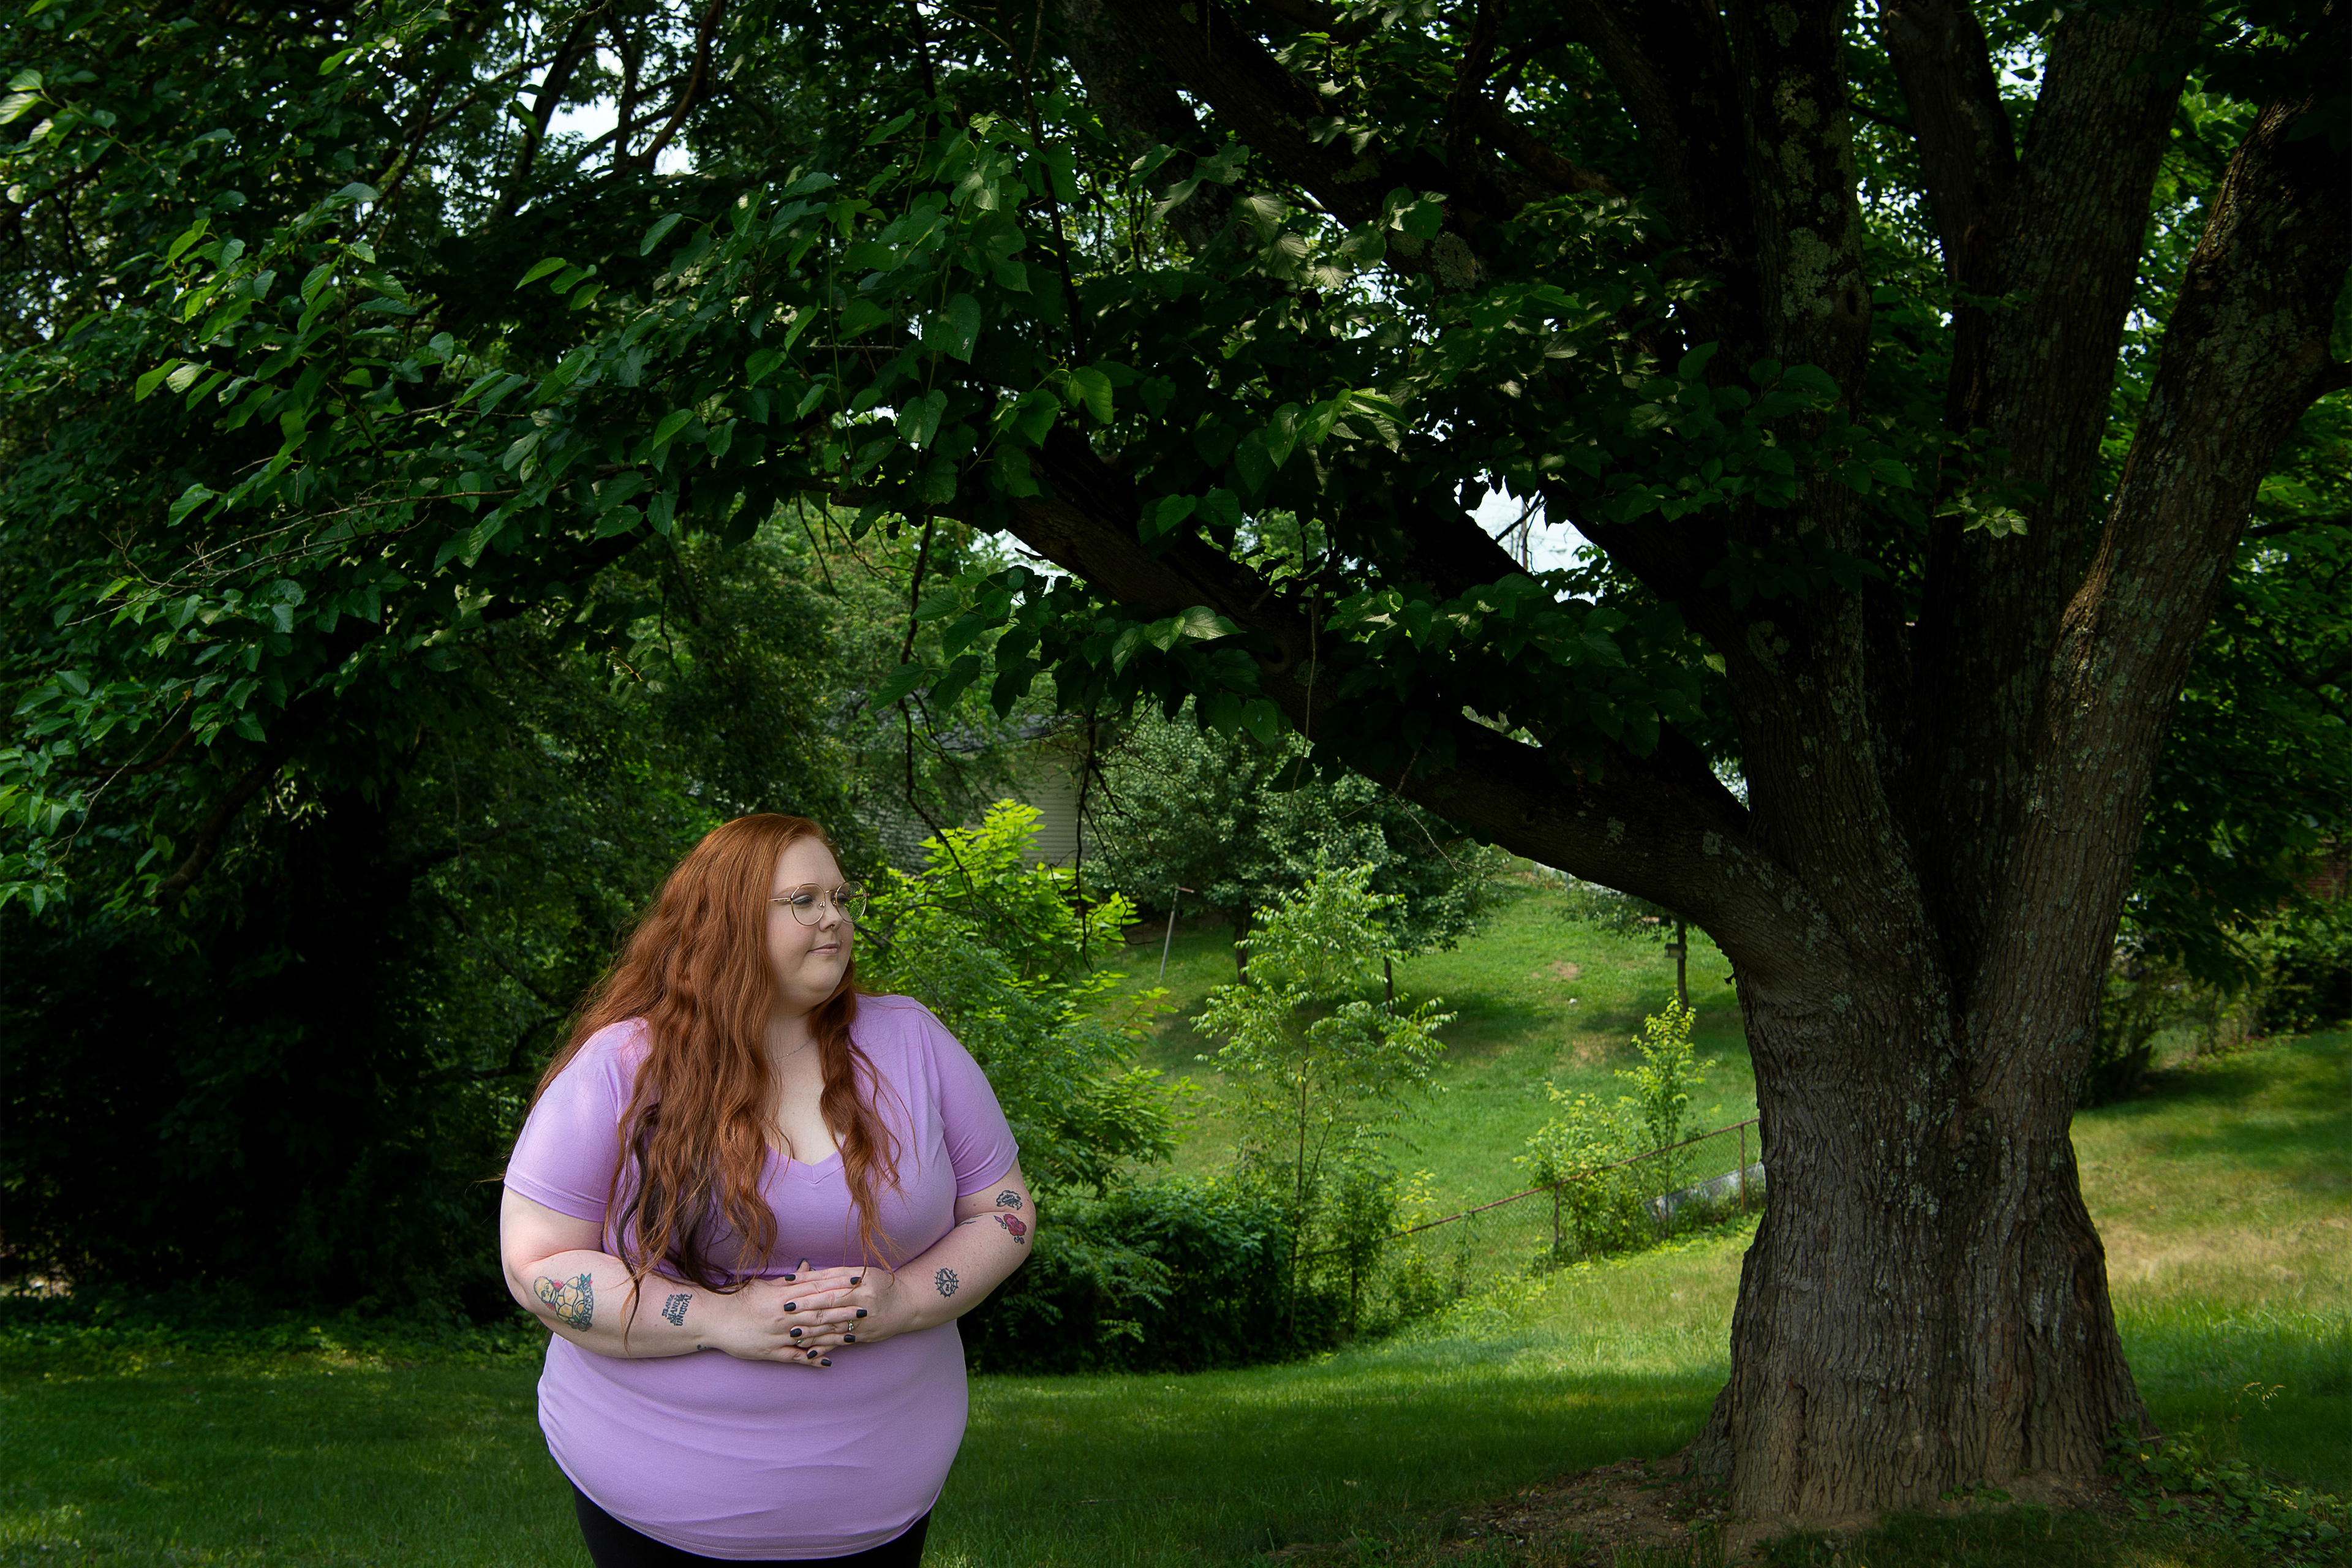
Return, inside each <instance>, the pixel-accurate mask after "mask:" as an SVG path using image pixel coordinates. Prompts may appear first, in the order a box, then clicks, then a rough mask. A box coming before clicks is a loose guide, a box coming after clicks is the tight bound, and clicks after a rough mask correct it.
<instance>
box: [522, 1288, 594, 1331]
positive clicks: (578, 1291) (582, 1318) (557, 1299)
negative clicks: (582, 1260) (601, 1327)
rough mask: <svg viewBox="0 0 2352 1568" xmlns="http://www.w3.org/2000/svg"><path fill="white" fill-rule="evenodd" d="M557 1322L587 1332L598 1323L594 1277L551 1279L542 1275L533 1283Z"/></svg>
mask: <svg viewBox="0 0 2352 1568" xmlns="http://www.w3.org/2000/svg"><path fill="white" fill-rule="evenodd" d="M530 1288H531V1289H533V1290H535V1291H537V1292H538V1293H539V1299H540V1300H542V1301H544V1302H546V1303H547V1310H549V1311H551V1312H553V1313H554V1314H555V1321H557V1322H559V1323H562V1324H565V1325H566V1326H568V1327H571V1328H574V1329H578V1330H579V1331H581V1332H582V1333H586V1332H587V1331H588V1328H589V1325H591V1324H592V1323H593V1322H595V1321H596V1280H595V1277H594V1276H593V1275H589V1274H581V1275H575V1276H574V1277H573V1278H572V1279H550V1278H548V1277H547V1276H546V1275H544V1274H542V1275H541V1276H540V1277H539V1278H538V1279H534V1280H532V1281H531V1283H530Z"/></svg>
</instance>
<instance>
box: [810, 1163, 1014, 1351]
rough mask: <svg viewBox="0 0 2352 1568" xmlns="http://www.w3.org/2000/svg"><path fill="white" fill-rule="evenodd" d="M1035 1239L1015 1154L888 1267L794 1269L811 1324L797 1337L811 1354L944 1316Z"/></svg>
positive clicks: (980, 1294) (968, 1304) (930, 1325)
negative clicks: (948, 1223)
mask: <svg viewBox="0 0 2352 1568" xmlns="http://www.w3.org/2000/svg"><path fill="white" fill-rule="evenodd" d="M1036 1239H1037V1209H1036V1205H1034V1203H1033V1202H1031V1200H1030V1196H1029V1183H1028V1180H1027V1179H1026V1178H1025V1177H1024V1176H1023V1175H1022V1174H1021V1165H1020V1162H1018V1161H1015V1162H1014V1163H1013V1169H1011V1170H1010V1171H1007V1172H1006V1173H1004V1177H1003V1180H1002V1181H998V1182H994V1183H992V1184H989V1185H988V1186H986V1187H983V1188H982V1189H981V1190H980V1191H979V1192H976V1193H966V1194H963V1195H962V1196H961V1197H959V1198H958V1199H956V1205H955V1225H954V1226H953V1227H952V1228H950V1230H949V1231H948V1233H947V1235H945V1236H943V1237H940V1239H939V1240H938V1242H936V1243H935V1244H933V1246H932V1247H931V1248H930V1250H929V1251H928V1252H925V1253H923V1254H922V1255H921V1256H920V1257H918V1258H909V1259H908V1261H907V1262H906V1264H905V1265H904V1266H903V1267H901V1268H898V1270H896V1271H895V1272H894V1271H892V1270H890V1269H887V1268H819V1269H803V1270H800V1271H799V1272H798V1274H797V1278H796V1280H795V1282H796V1283H798V1284H799V1285H800V1286H801V1289H800V1290H799V1291H797V1292H796V1294H797V1295H798V1297H799V1301H798V1303H797V1304H798V1306H799V1307H800V1310H802V1311H803V1312H804V1313H807V1314H809V1315H810V1317H811V1318H813V1319H814V1321H815V1324H816V1325H817V1326H814V1327H813V1328H812V1329H811V1331H809V1332H808V1334H807V1336H806V1337H805V1338H803V1340H802V1341H801V1342H800V1343H801V1344H802V1345H803V1346H805V1347H807V1349H808V1350H809V1352H811V1354H812V1355H814V1354H816V1353H818V1352H830V1353H834V1354H838V1353H839V1352H837V1351H835V1350H834V1349H833V1347H835V1346H836V1345H848V1346H852V1347H855V1346H856V1345H863V1344H875V1343H878V1342H881V1341H883V1340H887V1339H890V1338H892V1337H894V1336H896V1335H898V1334H907V1333H913V1332H914V1331H917V1330H919V1329H935V1328H937V1327H939V1326H940V1324H941V1323H945V1322H951V1321H954V1320H955V1319H957V1318H961V1317H962V1316H963V1315H964V1314H965V1313H966V1312H969V1311H971V1310H972V1309H973V1308H974V1307H977V1306H979V1305H980V1304H981V1302H982V1301H983V1300H987V1299H988V1294H989V1292H990V1291H992V1290H993V1289H996V1288H997V1287H998V1286H999V1285H1002V1284H1003V1283H1004V1281H1005V1280H1006V1279H1010V1278H1011V1277H1012V1274H1013V1270H1014V1269H1016V1268H1020V1267H1021V1265H1022V1264H1024V1263H1025V1262H1027V1261H1028V1258H1029V1248H1030V1247H1031V1246H1032V1245H1033V1244H1034V1242H1035V1241H1036ZM850 1309H855V1310H854V1311H853V1310H850Z"/></svg>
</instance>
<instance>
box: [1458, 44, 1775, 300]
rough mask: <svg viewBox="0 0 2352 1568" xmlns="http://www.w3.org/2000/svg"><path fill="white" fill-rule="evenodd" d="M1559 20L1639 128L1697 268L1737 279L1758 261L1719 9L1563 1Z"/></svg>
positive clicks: (1743, 141) (1662, 196) (1662, 203)
mask: <svg viewBox="0 0 2352 1568" xmlns="http://www.w3.org/2000/svg"><path fill="white" fill-rule="evenodd" d="M1560 17H1561V21H1562V22H1563V23H1564V24H1565V25H1566V26H1568V28H1569V30H1570V35H1571V36H1572V37H1574V38H1575V39H1576V41H1577V42H1579V43H1580V44H1582V45H1583V46H1584V47H1586V48H1588V49H1590V50H1591V51H1592V55H1593V58H1595V59H1597V60H1598V61H1599V62H1600V64H1601V71H1602V73H1603V74H1605V75H1606V76H1607V77H1608V78H1609V80H1610V82H1611V84H1612V85H1613V86H1614V87H1615V88H1616V89H1617V91H1618V94H1619V96H1620V97H1622V99H1623V100H1624V101H1625V106H1626V109H1627V110H1629V111H1630V112H1631V113H1632V115H1633V122H1634V124H1635V125H1636V126H1637V127H1639V128H1640V130H1641V132H1642V142H1643V146H1644V147H1645V148H1647V149H1648V151H1649V153H1650V158H1651V163H1652V164H1653V167H1654V171H1655V174H1656V180H1657V188H1658V200H1659V210H1660V211H1661V212H1662V213H1663V214H1664V216H1665V219H1666V222H1667V223H1668V224H1669V225H1671V226H1672V227H1673V229H1674V232H1675V238H1676V239H1677V240H1678V241H1680V242H1681V243H1683V244H1685V245H1687V246H1690V247H1693V249H1694V251H1695V252H1696V255H1697V257H1698V260H1699V264H1700V265H1701V266H1702V267H1703V268H1706V269H1707V270H1708V271H1711V272H1716V273H1719V274H1722V275H1725V276H1727V277H1728V278H1730V279H1734V280H1735V281H1736V280H1737V279H1738V278H1739V277H1740V276H1741V275H1742V273H1743V271H1744V269H1745V268H1748V266H1749V265H1750V264H1751V263H1752V261H1753V259H1754V254H1755V252H1754V239H1753V237H1754V232H1755V217H1754V214H1753V212H1752V210H1751V207H1750V203H1749V195H1748V189H1747V184H1746V182H1745V181H1744V180H1743V179H1742V178H1741V174H1740V168H1739V161H1740V158H1741V155H1742V153H1743V151H1744V149H1745V148H1746V146H1747V142H1748V132H1747V129H1746V127H1745V126H1743V125H1742V124H1741V123H1740V116H1739V92H1738V79H1737V76H1736V73H1735V72H1734V70H1733V68H1732V63H1731V44H1730V38H1729V35H1728V34H1727V32H1726V30H1725V28H1724V24H1723V17H1722V15H1721V13H1720V12H1719V11H1718V10H1717V7H1715V6H1714V5H1703V4H1698V3H1696V0H1644V3H1639V4H1616V3H1612V0H1567V3H1566V4H1564V5H1562V6H1561V7H1560ZM1498 144H1499V142H1498ZM1515 155H1516V154H1515ZM1737 292H1738V293H1739V294H1740V295H1741V298H1740V299H1739V300H1738V301H1736V302H1735V303H1732V306H1731V308H1733V309H1738V308H1739V307H1741V306H1746V305H1748V304H1749V303H1750V302H1752V300H1753V292H1752V289H1737ZM1703 335H1715V334H1711V333H1707V334H1703Z"/></svg>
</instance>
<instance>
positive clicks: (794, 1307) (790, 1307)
mask: <svg viewBox="0 0 2352 1568" xmlns="http://www.w3.org/2000/svg"><path fill="white" fill-rule="evenodd" d="M784 1310H785V1311H787V1312H797V1311H799V1310H801V1304H800V1303H799V1302H798V1301H787V1302H785V1303H784Z"/></svg>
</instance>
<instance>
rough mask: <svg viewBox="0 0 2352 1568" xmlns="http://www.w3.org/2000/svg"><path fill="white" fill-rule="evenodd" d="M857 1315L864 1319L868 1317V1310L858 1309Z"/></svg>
mask: <svg viewBox="0 0 2352 1568" xmlns="http://www.w3.org/2000/svg"><path fill="white" fill-rule="evenodd" d="M857 1315H858V1316H859V1317H861V1318H862V1317H864V1316H865V1315H866V1309H865V1308H863V1307H860V1308H858V1309H857Z"/></svg>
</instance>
